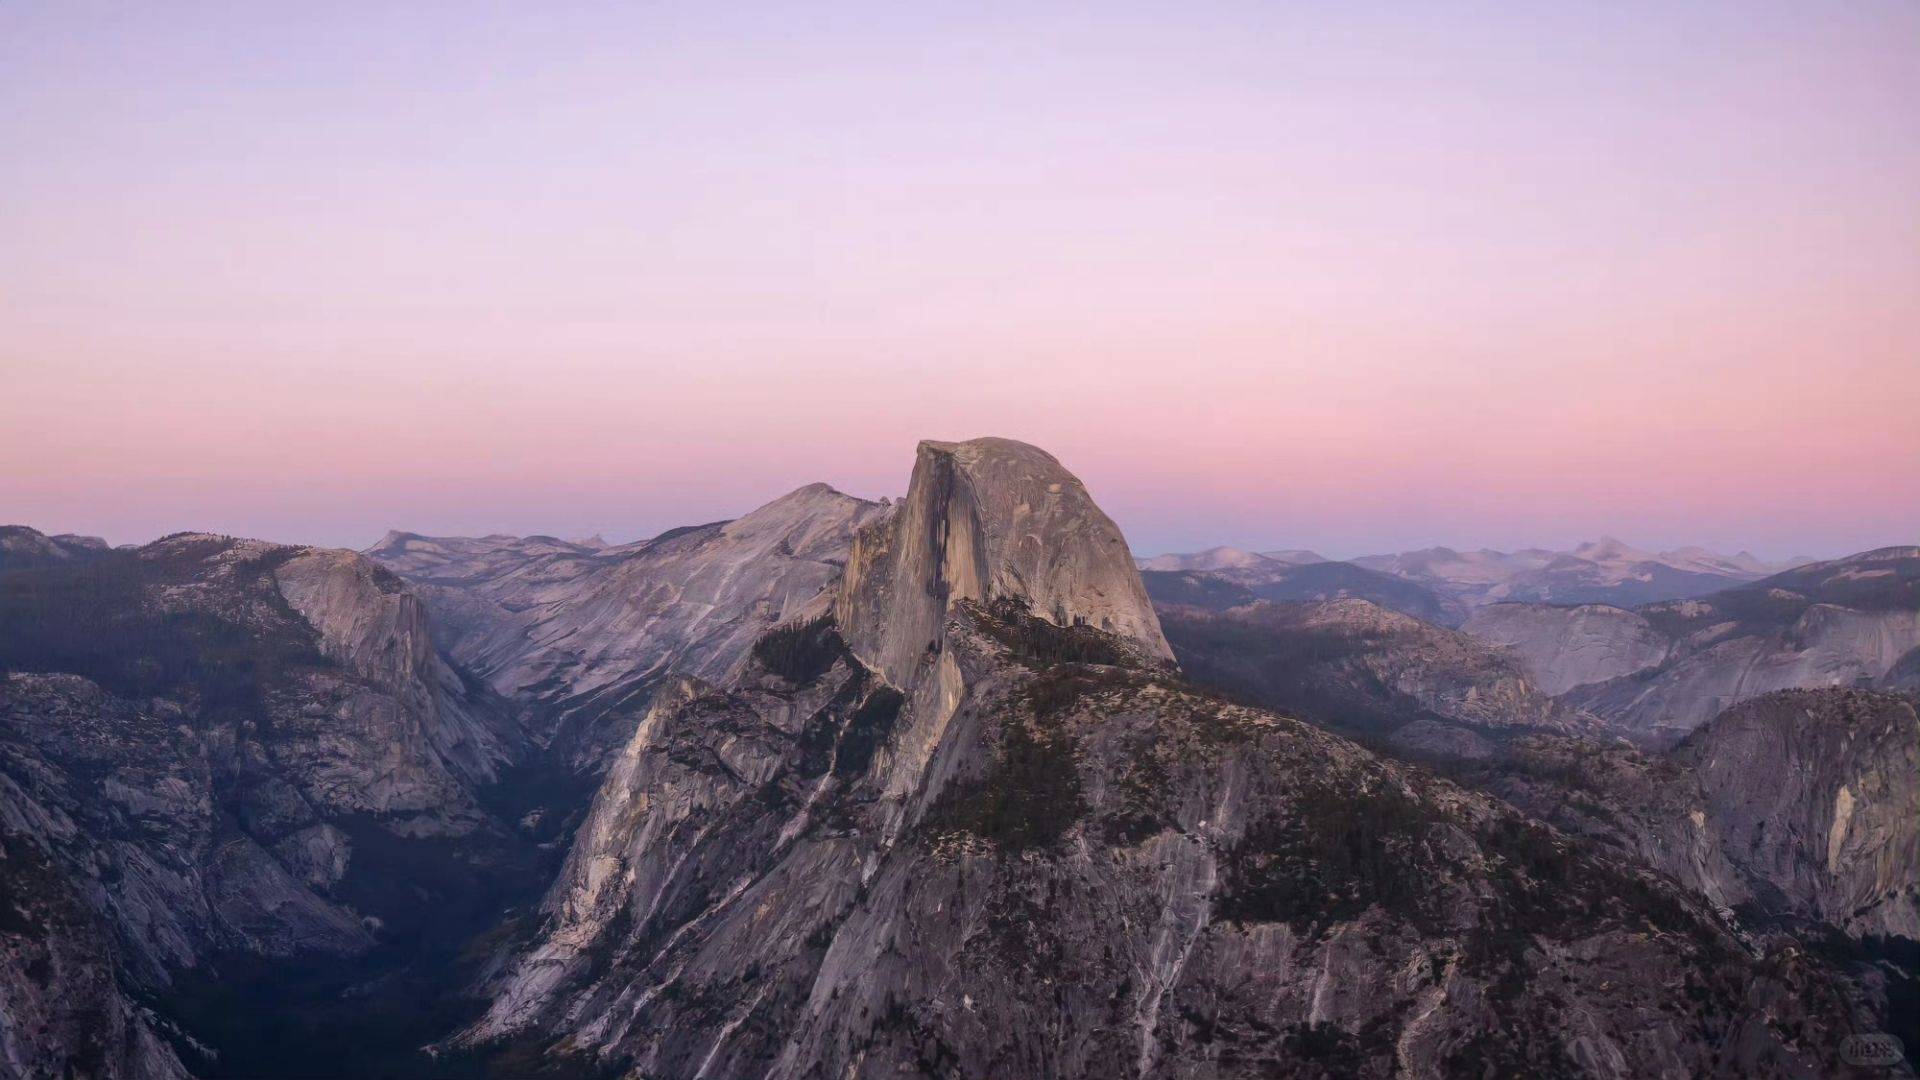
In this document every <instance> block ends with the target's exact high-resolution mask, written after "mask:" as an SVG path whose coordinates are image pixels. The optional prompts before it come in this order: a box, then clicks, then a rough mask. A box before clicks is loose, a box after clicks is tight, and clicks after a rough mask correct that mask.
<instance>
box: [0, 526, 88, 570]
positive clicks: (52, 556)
mask: <svg viewBox="0 0 1920 1080" xmlns="http://www.w3.org/2000/svg"><path fill="white" fill-rule="evenodd" d="M106 550H107V542H106V541H105V540H102V539H100V538H99V537H97V536H75V535H73V534H72V533H63V534H61V535H59V536H48V535H47V534H45V533H43V532H40V531H39V530H37V529H30V528H28V527H27V526H25V525H0V572H3V571H7V570H20V569H25V568H28V567H34V566H54V565H58V564H60V563H66V562H74V561H77V560H82V559H90V558H92V557H93V556H95V555H98V554H100V553H101V552H103V551H106Z"/></svg>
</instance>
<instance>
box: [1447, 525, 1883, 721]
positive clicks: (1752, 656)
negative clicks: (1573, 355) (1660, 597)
mask: <svg viewBox="0 0 1920 1080" xmlns="http://www.w3.org/2000/svg"><path fill="white" fill-rule="evenodd" d="M1464 629H1465V630H1466V631H1467V632H1468V633H1470V634H1473V635H1474V636H1476V637H1479V638H1480V639H1481V640H1483V641H1486V642H1488V643H1490V644H1494V645H1497V646H1500V647H1503V648H1506V649H1508V650H1510V651H1511V652H1512V654H1513V655H1514V656H1515V657H1516V658H1517V659H1519V660H1520V662H1521V663H1522V664H1524V665H1525V666H1526V667H1527V669H1528V671H1529V673H1530V674H1532V676H1533V678H1534V680H1535V681H1536V682H1537V683H1539V684H1540V685H1541V686H1543V687H1546V688H1553V689H1557V690H1558V691H1559V692H1560V693H1563V694H1565V695H1567V700H1568V702H1569V703H1570V704H1574V705H1576V706H1578V707H1581V708H1584V709H1587V710H1588V711H1590V712H1593V713H1594V714H1596V715H1598V716H1601V717H1603V718H1605V719H1607V720H1609V721H1610V722H1612V723H1614V724H1616V725H1617V726H1618V727H1619V728H1620V729H1621V730H1623V731H1626V732H1629V733H1635V734H1638V735H1651V736H1671V735H1673V734H1676V733H1680V732H1684V731H1686V730H1688V729H1691V728H1693V727H1695V726H1697V725H1699V724H1701V723H1703V722H1704V721H1706V720H1707V719H1709V718H1711V717H1712V716H1714V715H1716V714H1717V713H1719V712H1720V711H1721V710H1723V709H1725V708H1726V707H1727V706H1729V705H1732V704H1734V703H1735V702H1738V701H1741V700H1744V699H1746V698H1750V697H1755V696H1758V695H1760V694H1764V693H1767V692H1769V691H1772V690H1783V689H1792V688H1797V687H1819V686H1867V687H1871V686H1881V687H1886V688H1898V687H1900V686H1902V685H1906V683H1904V682H1903V681H1902V680H1903V679H1906V678H1909V677H1910V674H1909V673H1911V672H1913V671H1915V670H1920V659H1917V658H1916V652H1915V651H1916V650H1920V548H1915V547H1892V548H1881V549H1879V550H1876V551H1868V552H1862V553H1861V554H1858V555H1853V556H1849V557H1847V558H1845V559H1836V560H1832V561H1828V562H1821V563H1812V564H1809V565H1806V566H1802V567H1798V568H1796V569H1793V570H1788V571H1786V572H1784V573H1780V574H1776V575H1774V576H1772V577H1769V578H1766V579H1764V580H1762V581H1758V582H1754V583H1751V584H1748V585H1743V586H1739V587H1737V588H1733V589H1728V590H1724V591H1722V592H1718V593H1714V594H1711V595H1708V596H1704V597H1699V598H1696V599H1689V600H1678V601H1667V602H1663V603H1656V604H1647V605H1642V606H1641V607H1639V608H1637V609H1635V610H1633V611H1622V610H1618V609H1612V608H1594V607H1576V608H1550V607H1540V606H1535V605H1522V604H1499V605H1494V606H1492V607H1488V608H1484V609H1482V610H1481V611H1479V612H1477V613H1476V614H1475V615H1474V617H1473V618H1472V619H1470V620H1469V621H1468V622H1467V624H1466V625H1465V627H1464Z"/></svg>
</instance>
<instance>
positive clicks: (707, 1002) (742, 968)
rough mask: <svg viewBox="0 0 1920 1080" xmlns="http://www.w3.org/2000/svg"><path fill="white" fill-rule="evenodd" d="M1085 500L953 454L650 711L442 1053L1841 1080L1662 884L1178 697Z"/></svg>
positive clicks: (1713, 926) (1184, 693)
mask: <svg viewBox="0 0 1920 1080" xmlns="http://www.w3.org/2000/svg"><path fill="white" fill-rule="evenodd" d="M1057 469H1058V466H1057V464H1055V463H1053V462H1052V459H1050V458H1045V457H1044V455H1040V456H1036V452H1032V451H1031V448H1027V447H1022V446H1019V445H1018V444H1006V443H1003V442H1000V441H998V440H994V441H986V440H982V441H979V442H975V443H970V444H960V445H959V446H955V445H952V444H926V445H923V447H922V450H921V457H920V460H919V463H918V467H917V468H916V473H915V481H914V490H913V492H912V493H910V495H909V496H908V498H907V500H906V502H905V503H904V504H903V506H902V507H901V509H900V512H899V515H898V517H897V518H895V519H893V520H891V521H889V522H886V523H884V524H881V525H877V526H873V527H870V528H869V529H868V530H865V531H863V532H862V534H861V536H860V538H859V541H858V542H857V544H856V549H855V554H854V558H853V559H852V560H851V562H850V564H849V569H848V573H847V575H846V577H845V580H844V581H843V582H842V583H841V586H840V592H839V597H838V602H837V603H836V604H835V606H834V611H833V612H832V613H831V614H821V615H818V616H816V617H812V618H808V619H804V620H801V621H798V622H794V623H790V624H787V625H785V626H783V627H781V628H779V629H777V630H776V631H774V632H772V633H770V634H767V635H765V636H763V637H762V638H761V639H760V641H759V642H758V643H757V644H756V646H755V647H754V649H753V650H752V652H751V656H750V659H749V660H748V662H747V664H746V666H745V668H744V669H743V670H742V671H741V672H740V673H739V675H738V676H737V677H736V678H734V679H733V680H731V681H730V682H729V683H727V684H725V685H716V684H711V683H706V682H702V681H699V680H692V679H685V680H680V681H678V682H676V683H674V684H673V686H672V687H671V688H670V689H669V690H668V691H666V692H663V693H662V694H660V695H657V696H656V697H655V698H654V700H653V703H652V707H651V709H650V710H649V712H648V714H647V715H646V717H645V719H644V721H643V722H642V723H641V724H640V725H639V726H638V728H637V729H636V731H635V733H634V735H633V737H632V738H631V739H630V740H629V742H628V744H627V746H626V748H625V750H624V751H623V752H622V754H621V756H620V757H619V759H618V761H617V762H616V763H615V764H614V766H613V767H612V768H611V769H610V770H609V772H608V774H607V779H606V782H605V784H604V786H603V787H602V789H601V791H600V793H599V795H598V796H597V797H596V800H595V804H594V807H593V810H592V812H591V814H590V815H589V818H588V821H587V824H586V825H585V826H583V828H582V829H581V831H580V834H579V836H578V837H577V839H576V842H575V845H574V849H573V851H572V853H571V855H570V856H569V859H568V862H567V866H566V868H565V870H564V871H563V873H562V874H561V877H560V879H559V880H558V881H557V882H556V883H555V885H554V887H553V889H552V890H551V891H550V892H549V894H548V896H547V898H546V901H545V903H544V905H543V907H542V911H541V913H540V917H539V920H538V922H537V923H536V924H533V925H528V926H524V927H522V928H521V930H520V937H519V940H517V941H516V942H515V943H514V944H512V945H510V946H509V947H508V948H507V950H506V952H505V954H504V955H503V957H502V960H501V963H500V967H499V974H498V976H497V977H496V978H495V980H494V981H493V982H492V983H491V985H490V994H491V997H492V1006H491V1008H490V1009H489V1011H488V1013H487V1015H486V1016H485V1018H484V1019H483V1020H482V1021H481V1022H479V1023H478V1024H476V1025H475V1026H474V1027H472V1028H470V1029H469V1030H468V1031H467V1032H466V1033H465V1034H464V1035H463V1036H462V1037H461V1039H460V1040H458V1043H457V1046H456V1047H450V1048H449V1049H448V1052H462V1053H478V1054H482V1055H483V1056H484V1055H498V1058H497V1060H514V1061H524V1060H541V1061H547V1062H559V1063H564V1064H565V1067H566V1068H569V1069H574V1070H577V1071H592V1070H596V1069H606V1070H610V1071H613V1072H616V1073H621V1074H630V1075H659V1076H676V1077H702V1076H708V1077H717V1076H775V1077H802V1076H844V1077H868V1076H872V1077H879V1076H893V1075H898V1074H900V1073H902V1072H909V1073H910V1072H914V1071H916V1070H917V1071H919V1072H922V1073H925V1072H929V1071H930V1072H933V1073H935V1074H938V1075H951V1076H981V1077H986V1076H994V1077H1010V1076H1012V1077H1022V1076H1036V1077H1038V1076H1066V1075H1094V1074H1100V1075H1128V1076H1131V1075H1142V1076H1148V1075H1151V1076H1209V1077H1217V1076H1264V1075H1271V1074H1273V1072H1274V1071H1275V1070H1278V1069H1294V1070H1296V1071H1304V1072H1305V1073H1308V1074H1324V1075H1342V1076H1374V1075H1378V1076H1387V1075H1420V1076H1429V1075H1431V1076H1439V1075H1457V1074H1462V1073H1481V1074H1497V1075H1511V1074H1517V1073H1523V1072H1524V1073H1533V1074H1547V1073H1584V1074H1588V1075H1598V1076H1621V1077H1625V1076H1640V1075H1658V1074H1676V1075H1692V1074H1716V1073H1718V1074H1728V1075H1732V1074H1745V1075H1755V1074H1769V1075H1771V1074H1778V1075H1791V1074H1795V1073H1805V1072H1814V1071H1817V1070H1819V1069H1820V1068H1822V1067H1823V1063H1824V1062H1827V1061H1830V1060H1832V1055H1833V1054H1835V1053H1837V1050H1836V1049H1835V1047H1836V1044H1837V1040H1838V1039H1839V1037H1840V1036H1841V1035H1842V1034H1844V1033H1845V1032H1847V1031H1849V1030H1852V1027H1853V1025H1854V1024H1855V1023H1856V1022H1857V1018H1856V1017H1855V1016H1854V1011H1853V1008H1852V1006H1851V1005H1850V1004H1849V1003H1848V1001H1847V1000H1846V998H1845V995H1844V987H1842V986H1841V985H1840V984H1838V983H1837V982H1836V981H1835V980H1834V979H1833V977H1832V976H1831V973H1829V972H1827V971H1826V970H1825V969H1823V968H1821V967H1820V965H1819V964H1817V963H1811V962H1809V961H1807V960H1806V959H1805V958H1804V957H1798V956H1795V955H1794V954H1792V953H1783V954H1781V955H1779V956H1776V957H1772V958H1770V959H1768V960H1767V961H1765V962H1764V963H1763V962H1761V961H1759V960H1757V959H1755V958H1754V957H1753V956H1752V955H1751V954H1749V953H1748V952H1747V951H1746V950H1745V948H1744V947H1743V945H1742V944H1741V943H1740V941H1739V939H1738V938H1737V937H1736V936H1735V935H1733V934H1732V933H1731V932H1730V931H1729V929H1728V928H1727V927H1726V925H1725V924H1724V923H1723V922H1722V921H1721V920H1720V919H1719V918H1718V917H1717V916H1715V915H1714V914H1713V913H1712V912H1711V911H1710V910H1708V909H1707V908H1706V907H1705V906H1704V905H1702V904H1700V903H1698V902H1696V901H1694V900H1692V899H1690V898H1689V897H1688V896H1687V895H1686V894H1684V893H1683V892H1681V891H1680V890H1678V889H1677V888H1675V887H1674V886H1672V885H1671V884H1670V883H1668V882H1666V881H1665V880H1664V879H1662V878H1660V877H1658V876H1656V875H1654V874H1652V873H1651V872H1649V871H1646V870H1643V869H1638V868H1636V867H1635V866H1633V865H1632V864H1630V863H1628V862H1625V861H1621V860H1618V859H1616V858H1613V857H1610V856H1606V855H1604V854H1601V853H1600V852H1599V851H1598V850H1596V849H1592V848H1590V847H1588V846H1586V845H1585V844H1583V843H1582V842H1579V841H1575V840H1570V839H1568V838H1566V837H1564V836H1561V835H1559V834H1557V833H1554V832H1553V831H1551V830H1549V829H1546V828H1544V827H1542V826H1539V825H1536V824H1533V823H1531V822H1529V821H1527V820H1526V819H1524V818H1522V817H1521V816H1519V815H1518V814H1516V813H1515V812H1514V811H1512V810H1510V809H1508V808H1506V807H1505V806H1504V805H1503V804H1501V803H1499V802H1497V801H1495V800H1493V799H1491V798H1489V797H1486V796H1483V795H1476V794H1473V793H1471V792H1469V791H1466V790H1463V789H1461V788H1458V787H1455V786H1453V785H1451V784H1448V783H1446V782H1444V781H1438V780H1435V779H1433V778H1432V777H1431V776H1429V775H1427V774H1425V773H1424V772H1421V771H1419V770H1411V769H1408V768H1405V767H1403V766H1399V765H1395V764H1393V763H1391V762H1388V761H1383V760H1381V759H1379V758H1377V757H1375V756H1374V755H1372V754H1370V753H1368V752H1367V751H1365V750H1363V749H1361V748H1359V747H1358V746H1356V745H1354V744H1352V743H1350V742H1347V741H1346V740H1344V739H1341V738H1339V737H1337V736H1335V735H1332V734H1329V733H1327V732H1325V731H1322V730H1319V729H1317V728H1314V727H1311V726H1309V725H1306V724H1303V723H1300V722H1298V721H1294V720H1289V719H1285V718H1282V717H1279V716H1276V715H1273V714H1271V713H1267V712H1263V711H1261V710H1257V709H1252V708H1247V707H1244V706H1238V705H1231V704H1227V703H1224V702H1222V701H1220V700H1218V699H1215V698H1211V697H1208V696H1206V695H1204V694H1202V693H1199V692H1196V691H1194V690H1193V689H1192V688H1191V687H1189V686H1187V685H1186V684H1184V683H1183V682H1182V681H1180V680H1179V678H1178V677H1177V676H1176V675H1174V674H1173V672H1172V670H1171V668H1170V666H1169V665H1168V664H1167V663H1166V660H1167V651H1168V650H1167V646H1166V644H1165V641H1164V639H1163V638H1162V636H1161V634H1160V632H1159V628H1158V624H1157V622H1155V621H1153V612H1152V610H1151V609H1150V608H1148V607H1146V605H1145V602H1144V593H1143V590H1141V588H1140V586H1139V583H1138V579H1137V577H1133V578H1132V580H1131V581H1129V580H1128V579H1129V578H1130V577H1132V575H1133V569H1132V564H1131V561H1130V560H1129V559H1127V557H1126V552H1125V549H1124V545H1123V544H1121V543H1119V542H1118V538H1117V534H1114V540H1115V543H1113V544H1111V545H1110V544H1108V543H1106V542H1105V533H1104V531H1103V530H1101V529H1100V528H1099V526H1100V525H1101V524H1102V523H1104V522H1105V518H1104V516H1103V515H1102V516H1095V514H1096V513H1097V511H1092V510H1091V503H1090V502H1085V501H1083V500H1084V494H1083V493H1082V492H1080V491H1079V489H1078V485H1077V484H1074V485H1071V486H1069V484H1068V482H1067V479H1066V478H1063V477H1062V476H1061V475H1060V474H1059V473H1058V472H1056V470H1057ZM1009 485H1011V490H1009ZM1056 485H1057V488H1056ZM1036 488H1037V489H1038V490H1037V491H1036V490H1035V489H1036ZM1041 493H1045V494H1049V495H1062V496H1065V495H1069V493H1071V495H1072V497H1071V498H1061V499H1059V500H1057V501H1047V500H1044V499H1040V498H1037V497H1036V496H1038V495H1040V494H1041ZM1049 508H1051V509H1049ZM1053 513H1059V514H1062V515H1065V516H1066V519H1067V520H1071V521H1073V522H1075V524H1074V525H1073V527H1072V528H1071V529H1067V528H1066V527H1065V526H1063V525H1061V524H1060V522H1057V521H1054V520H1051V519H1050V518H1051V515H1052V514H1053ZM1089 533H1090V535H1089ZM1028 537H1040V538H1049V537H1060V538H1061V542H1057V543H1040V544H1038V545H1036V546H1034V547H1032V548H1028V547H1026V546H1025V545H1026V544H1027V540H1026V538H1028ZM1113 547H1117V548H1118V549H1119V550H1118V551H1117V552H1111V553H1110V551H1109V549H1110V548H1113ZM1083 586H1084V587H1085V588H1086V590H1087V591H1085V592H1084V593H1083V592H1081V591H1079V590H1080V589H1081V588H1082V587H1083ZM1549 983H1550V984H1551V985H1552V986H1553V988H1554V990H1553V992H1552V993H1550V994H1549V993H1540V992H1535V991H1532V990H1530V989H1529V988H1530V987H1540V986H1545V985H1548V984H1549ZM1787 1030H1792V1031H1794V1032H1796V1034H1795V1035H1794V1036H1793V1037H1791V1038H1789V1037H1787V1036H1785V1035H1783V1034H1782V1032H1784V1031H1787Z"/></svg>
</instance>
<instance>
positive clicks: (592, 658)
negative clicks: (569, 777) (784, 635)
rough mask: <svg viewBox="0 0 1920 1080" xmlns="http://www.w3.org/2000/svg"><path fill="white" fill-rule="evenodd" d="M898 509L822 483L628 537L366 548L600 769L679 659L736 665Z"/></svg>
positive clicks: (485, 671)
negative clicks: (602, 544) (736, 513)
mask: <svg viewBox="0 0 1920 1080" xmlns="http://www.w3.org/2000/svg"><path fill="white" fill-rule="evenodd" d="M888 512H889V508H888V507H887V506H886V505H885V504H883V503H873V502H867V501H865V500H862V499H856V498H853V497H851V496H848V495H843V494H841V493H840V492H838V491H835V490H833V489H832V488H830V487H828V486H827V485H825V484H812V485H809V486H807V487H803V488H801V489H799V490H798V491H794V492H792V493H790V494H788V495H785V496H782V497H781V498H779V499H776V500H774V501H773V502H771V503H768V504H767V505H766V506H763V507H761V508H759V509H758V510H755V511H753V512H752V513H750V514H747V515H746V516H744V517H741V518H739V519H737V520H733V521H722V522H715V523H713V524H710V525H697V526H690V527H687V528H680V529H673V530H670V531H668V532H666V533H662V534H661V535H660V536H657V537H654V538H653V539H651V540H644V541H640V542H638V543H634V544H627V545H622V546H620V547H610V548H594V547H589V546H587V545H584V544H576V543H570V542H567V541H561V540H555V539H553V538H552V537H540V536H535V537H507V536H489V537H482V538H478V539H468V538H448V537H423V536H419V535H416V534H413V533H398V532H396V533H390V534H388V535H387V537H386V538H385V539H383V540H382V541H381V542H380V543H379V544H377V545H376V546H374V547H373V548H371V549H369V550H368V551H367V555H368V557H369V558H372V559H374V560H376V561H377V562H379V563H381V564H382V565H384V566H386V567H387V568H389V569H391V570H392V571H393V572H394V573H396V574H399V575H400V576H401V577H402V578H404V579H406V580H407V581H408V582H409V583H411V584H412V585H413V587H414V588H416V589H418V590H419V591H420V593H421V595H422V596H423V597H424V598H425V600H426V602H427V603H428V605H429V606H430V607H431V608H432V609H433V612H434V615H435V620H436V623H437V625H438V626H439V627H440V628H441V634H442V640H443V643H444V644H445V646H446V648H447V650H448V652H449V653H450V654H451V655H452V656H453V657H454V658H455V659H456V660H458V661H459V662H460V663H462V664H464V665H465V666H467V667H468V668H470V669H471V670H473V671H474V672H476V673H477V674H479V675H480V676H481V677H482V678H483V679H485V680H486V682H487V683H488V685H489V686H491V687H492V688H493V689H494V690H496V691H497V692H499V693H501V694H503V695H506V696H509V697H514V698H518V699H521V700H524V701H527V702H529V703H531V704H532V705H533V706H534V721H535V726H536V730H537V733H538V734H539V736H540V737H541V738H542V739H544V740H548V741H554V742H556V744H557V746H558V747H559V748H560V754H561V756H562V757H563V758H565V759H566V761H567V762H568V763H570V764H571V766H572V767H574V768H577V769H580V770H584V771H588V772H594V773H597V772H598V771H600V769H602V768H603V767H604V763H605V762H606V761H607V760H610V759H611V758H612V756H613V755H614V754H615V753H617V750H618V747H619V745H620V743H622V742H623V741H624V740H625V738H626V736H627V735H628V734H630V733H631V732H632V729H633V725H634V724H636V723H638V720H639V717H640V716H641V715H642V714H643V713H644V712H645V709H646V704H647V701H648V699H649V697H650V695H651V694H652V693H653V691H654V689H655V688H656V687H657V686H658V685H659V684H660V683H661V681H662V680H663V679H665V678H666V677H667V675H668V673H669V672H673V673H678V674H686V675H693V676H697V677H700V678H704V679H719V678H724V677H726V676H727V675H728V673H729V672H730V671H732V670H733V669H734V668H736V667H737V666H738V665H739V664H740V663H741V662H742V661H743V660H744V658H745V656H746V653H747V650H748V648H749V647H750V646H751V645H752V643H753V641H754V639H755V638H757V637H758V636H760V635H761V634H762V633H764V632H765V631H767V630H768V629H771V628H772V627H773V626H774V625H776V624H778V623H780V622H783V621H786V620H790V619H794V618H797V617H799V616H800V615H801V614H802V613H804V612H806V611H808V610H811V606H816V605H820V604H824V603H826V602H827V601H826V592H827V590H828V587H829V586H830V584H831V583H832V582H833V581H834V580H836V579H837V578H838V577H839V575H840V572H841V568H842V567H843V566H844V565H845V563H846V560H847V557H848V555H849V554H850V553H851V551H852V548H853V534H854V532H855V530H857V529H858V528H859V527H860V526H862V525H863V524H865V523H867V522H870V521H873V520H875V519H876V518H879V517H882V516H885V515H886V514H887V513H888Z"/></svg>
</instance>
